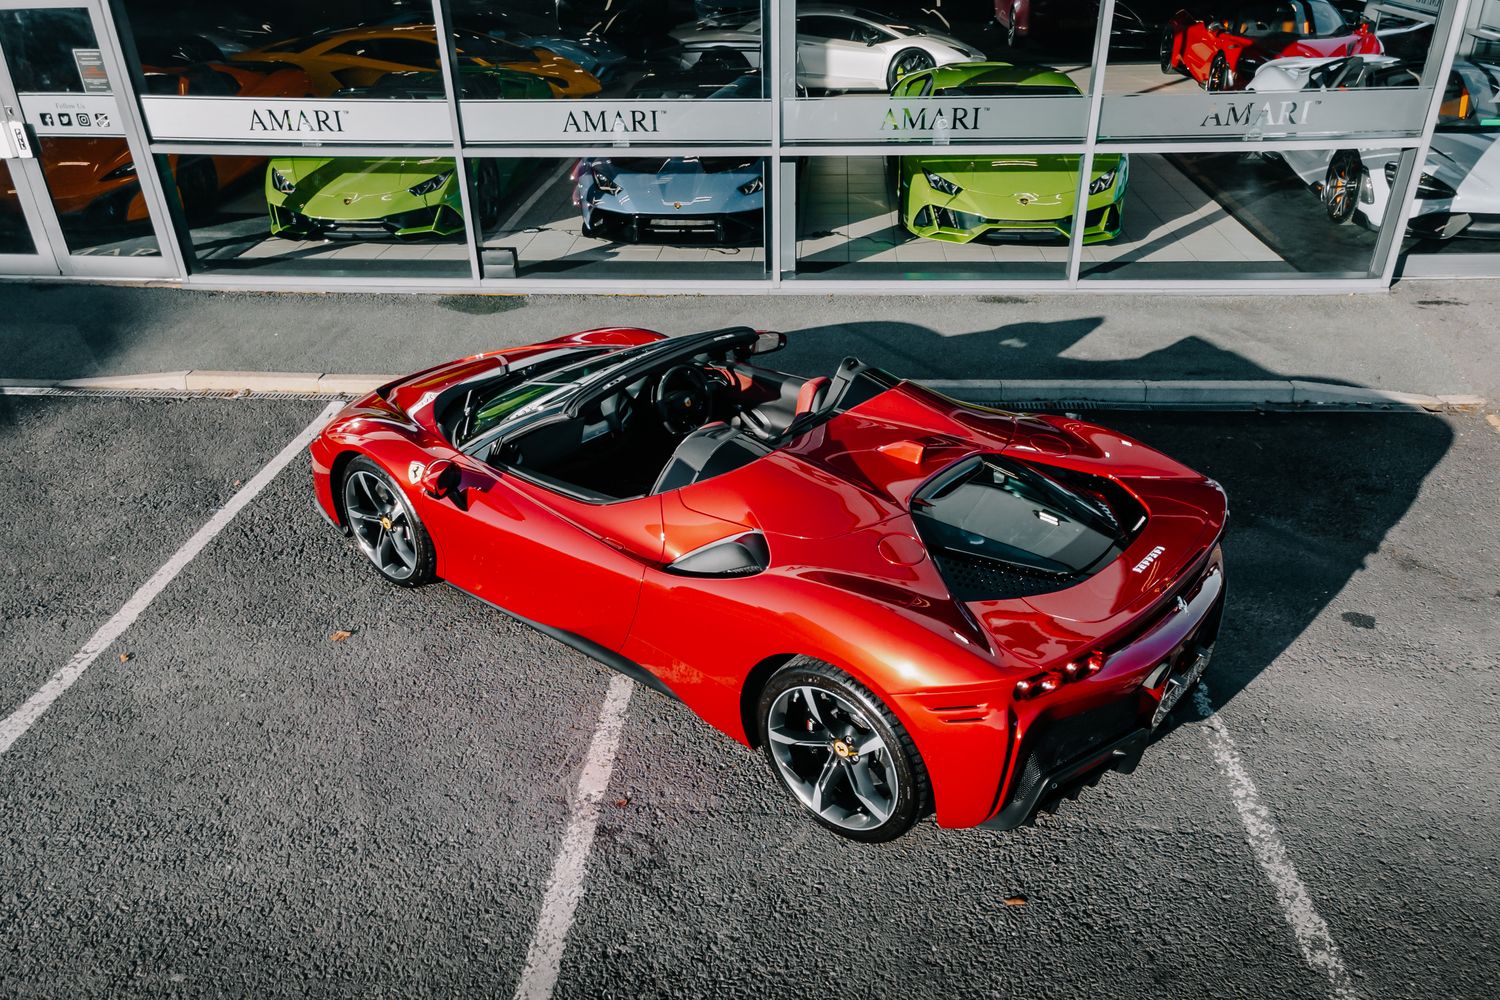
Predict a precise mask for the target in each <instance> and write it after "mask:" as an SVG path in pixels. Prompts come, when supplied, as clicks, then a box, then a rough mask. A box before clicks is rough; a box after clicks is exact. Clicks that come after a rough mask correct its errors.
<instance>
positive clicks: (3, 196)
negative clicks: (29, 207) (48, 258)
mask: <svg viewBox="0 0 1500 1000" xmlns="http://www.w3.org/2000/svg"><path fill="white" fill-rule="evenodd" d="M0 253H36V244H35V243H33V242H32V239H31V230H30V229H28V228H27V226H26V215H25V213H24V212H23V211H22V209H21V196H20V193H19V192H18V191H17V190H16V182H15V181H14V180H12V179H11V175H10V164H8V163H6V162H5V161H4V160H0Z"/></svg>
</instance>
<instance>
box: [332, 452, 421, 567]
mask: <svg viewBox="0 0 1500 1000" xmlns="http://www.w3.org/2000/svg"><path fill="white" fill-rule="evenodd" d="M338 496H339V506H340V512H341V513H342V514H343V515H344V521H345V523H346V524H348V525H349V533H350V534H351V535H352V536H353V537H354V542H355V544H356V545H358V546H359V550H360V551H361V552H363V553H364V555H365V558H366V559H367V560H369V563H370V565H371V566H373V567H375V572H377V573H379V574H380V575H381V576H383V577H385V579H386V580H388V581H390V582H391V583H394V584H396V585H397V586H401V587H420V586H422V585H423V584H425V583H431V582H432V581H433V580H436V579H437V551H436V550H435V549H434V548H433V546H432V538H431V537H430V536H429V535H428V534H427V529H426V528H425V527H423V525H422V521H421V519H419V518H418V517H417V514H416V511H414V510H412V507H411V502H410V501H409V500H407V499H406V494H404V493H402V492H401V487H399V486H397V485H396V483H395V481H394V480H393V479H391V477H390V476H389V475H387V474H386V472H385V470H384V469H382V468H381V467H380V466H378V465H376V464H375V463H374V462H372V461H370V460H369V459H368V458H366V457H365V456H363V455H360V456H358V457H357V458H355V459H353V460H352V461H350V463H349V465H348V467H347V468H345V470H344V478H343V481H342V482H341V483H339V492H338Z"/></svg>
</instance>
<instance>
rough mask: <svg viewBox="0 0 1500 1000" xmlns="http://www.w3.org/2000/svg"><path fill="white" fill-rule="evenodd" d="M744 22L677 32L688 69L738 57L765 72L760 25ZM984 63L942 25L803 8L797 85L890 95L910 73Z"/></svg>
mask: <svg viewBox="0 0 1500 1000" xmlns="http://www.w3.org/2000/svg"><path fill="white" fill-rule="evenodd" d="M741 17H744V15H743V14H742V15H740V17H732V16H727V17H722V18H710V19H708V20H703V21H698V22H695V23H693V24H687V25H683V26H682V27H680V28H678V29H676V30H675V31H673V32H672V37H673V38H674V39H675V40H676V41H677V42H678V43H679V44H680V45H681V46H682V52H683V54H682V64H683V66H685V67H686V66H692V65H694V64H696V63H698V62H700V61H706V60H710V59H722V58H724V57H725V56H726V55H730V54H732V55H730V58H740V59H744V60H745V62H746V63H747V64H748V65H750V66H753V67H756V68H759V67H760V62H761V44H762V43H761V34H762V24H761V19H760V18H759V17H755V18H747V19H745V20H743V21H740V18H741ZM737 21H739V22H740V23H735V22H737ZM984 59H985V55H984V53H983V52H980V51H979V50H978V49H975V48H974V47H972V46H970V45H968V44H967V43H965V42H961V41H959V40H958V39H957V38H954V37H953V36H951V35H949V34H946V33H945V32H943V31H942V30H941V29H940V28H939V27H936V26H934V27H928V26H925V25H921V24H916V23H913V24H896V23H892V21H891V19H890V18H888V17H886V16H884V15H881V14H874V13H871V12H869V11H864V10H860V9H858V8H855V7H834V6H827V5H823V4H800V5H799V6H798V7H797V83H798V84H799V85H800V86H803V87H810V88H816V89H819V90H867V91H879V92H882V93H884V92H886V91H888V90H890V88H891V87H892V86H894V85H895V83H896V81H897V80H899V79H901V78H902V77H903V76H905V75H907V74H908V73H916V72H919V71H921V70H924V69H931V68H932V67H934V66H945V65H947V64H948V63H956V62H982V61H983V60H984Z"/></svg>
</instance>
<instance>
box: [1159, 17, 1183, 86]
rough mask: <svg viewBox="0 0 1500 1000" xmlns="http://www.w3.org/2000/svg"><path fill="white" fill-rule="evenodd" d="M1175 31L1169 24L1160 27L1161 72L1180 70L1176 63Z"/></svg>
mask: <svg viewBox="0 0 1500 1000" xmlns="http://www.w3.org/2000/svg"><path fill="white" fill-rule="evenodd" d="M1176 49H1177V32H1175V31H1173V30H1172V26H1171V25H1167V26H1166V27H1165V28H1163V29H1161V71H1162V72H1163V73H1168V74H1171V73H1180V72H1181V71H1182V70H1181V68H1180V67H1179V66H1178V65H1177V53H1176Z"/></svg>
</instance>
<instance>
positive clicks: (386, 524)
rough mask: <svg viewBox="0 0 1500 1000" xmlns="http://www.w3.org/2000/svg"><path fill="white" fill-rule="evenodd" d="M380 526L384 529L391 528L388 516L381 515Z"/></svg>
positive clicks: (388, 529)
mask: <svg viewBox="0 0 1500 1000" xmlns="http://www.w3.org/2000/svg"><path fill="white" fill-rule="evenodd" d="M380 526H381V527H382V528H384V529H385V530H386V531H390V530H391V519H390V518H388V517H382V518H381V519H380Z"/></svg>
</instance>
